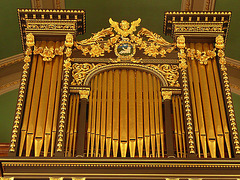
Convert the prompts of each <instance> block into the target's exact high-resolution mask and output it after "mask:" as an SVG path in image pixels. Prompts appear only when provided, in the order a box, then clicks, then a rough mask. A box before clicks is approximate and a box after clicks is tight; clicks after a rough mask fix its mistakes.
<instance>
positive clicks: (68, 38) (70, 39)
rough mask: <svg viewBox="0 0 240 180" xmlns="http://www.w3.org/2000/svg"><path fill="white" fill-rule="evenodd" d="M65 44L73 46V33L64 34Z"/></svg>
mask: <svg viewBox="0 0 240 180" xmlns="http://www.w3.org/2000/svg"><path fill="white" fill-rule="evenodd" d="M65 46H66V47H72V46H73V35H72V34H70V33H68V34H67V35H66V40H65Z"/></svg>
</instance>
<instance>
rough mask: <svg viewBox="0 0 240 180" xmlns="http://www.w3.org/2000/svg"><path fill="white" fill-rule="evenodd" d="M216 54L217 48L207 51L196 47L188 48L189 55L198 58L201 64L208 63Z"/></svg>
mask: <svg viewBox="0 0 240 180" xmlns="http://www.w3.org/2000/svg"><path fill="white" fill-rule="evenodd" d="M215 56H216V52H215V49H213V50H208V51H207V52H205V51H203V52H202V51H199V50H195V49H190V48H187V57H189V58H191V59H192V60H194V59H197V60H199V62H200V64H204V65H206V64H207V62H208V60H209V59H212V58H214V57H215Z"/></svg>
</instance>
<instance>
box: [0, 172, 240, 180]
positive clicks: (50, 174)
mask: <svg viewBox="0 0 240 180" xmlns="http://www.w3.org/2000/svg"><path fill="white" fill-rule="evenodd" d="M4 175H5V176H15V177H17V176H20V177H21V176H33V177H34V176H36V177H39V173H4ZM41 175H42V176H48V177H49V176H60V175H61V176H68V177H69V175H71V177H72V176H93V174H87V173H71V174H66V173H41ZM239 175H240V174H239ZM101 176H103V177H104V178H111V179H112V177H113V176H116V177H119V176H122V177H124V176H126V177H130V178H136V177H142V178H149V177H183V178H184V177H218V178H221V177H233V178H236V176H238V174H236V175H235V174H234V175H228V174H226V175H224V174H221V175H217V174H113V173H111V174H106V173H103V174H101V173H94V176H93V177H101ZM106 176H108V177H106Z"/></svg>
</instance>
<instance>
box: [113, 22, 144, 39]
mask: <svg viewBox="0 0 240 180" xmlns="http://www.w3.org/2000/svg"><path fill="white" fill-rule="evenodd" d="M140 22H141V19H140V18H138V19H137V20H136V21H133V22H131V27H130V26H129V22H127V21H126V20H122V21H121V23H120V27H119V23H118V22H115V21H113V20H112V18H110V19H109V23H110V24H111V27H113V28H114V30H115V31H116V32H117V33H118V34H120V35H121V36H123V37H127V36H128V35H129V34H132V33H133V32H134V31H136V27H137V26H139V24H140Z"/></svg>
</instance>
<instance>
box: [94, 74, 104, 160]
mask: <svg viewBox="0 0 240 180" xmlns="http://www.w3.org/2000/svg"><path fill="white" fill-rule="evenodd" d="M97 88H98V89H97V120H96V143H95V151H96V153H95V157H98V151H99V140H100V123H101V105H102V102H101V99H102V73H100V74H99V75H98V87H97Z"/></svg>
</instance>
